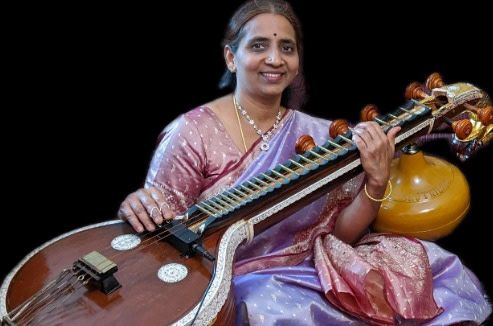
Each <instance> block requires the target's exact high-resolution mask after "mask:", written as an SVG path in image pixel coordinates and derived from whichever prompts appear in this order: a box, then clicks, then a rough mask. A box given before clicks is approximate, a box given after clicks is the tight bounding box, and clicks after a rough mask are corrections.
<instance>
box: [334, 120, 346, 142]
mask: <svg viewBox="0 0 493 326" xmlns="http://www.w3.org/2000/svg"><path fill="white" fill-rule="evenodd" d="M348 131H349V124H348V122H347V121H346V120H343V119H337V120H335V121H333V122H332V123H331V124H330V128H329V136H330V137H331V138H336V137H337V136H339V135H344V134H345V133H346V132H348Z"/></svg>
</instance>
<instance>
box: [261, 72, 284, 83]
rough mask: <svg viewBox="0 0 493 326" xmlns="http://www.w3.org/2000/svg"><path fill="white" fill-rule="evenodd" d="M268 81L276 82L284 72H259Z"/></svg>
mask: <svg viewBox="0 0 493 326" xmlns="http://www.w3.org/2000/svg"><path fill="white" fill-rule="evenodd" d="M260 74H261V75H262V77H264V78H265V79H266V80H267V81H269V82H273V83H274V82H278V81H280V80H282V78H283V76H284V73H281V72H262V73H260Z"/></svg>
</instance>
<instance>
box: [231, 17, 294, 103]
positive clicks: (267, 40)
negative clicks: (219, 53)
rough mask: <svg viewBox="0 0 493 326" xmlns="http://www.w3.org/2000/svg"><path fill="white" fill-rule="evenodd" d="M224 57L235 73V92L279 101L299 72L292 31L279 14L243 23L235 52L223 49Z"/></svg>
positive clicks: (288, 23) (290, 26)
mask: <svg viewBox="0 0 493 326" xmlns="http://www.w3.org/2000/svg"><path fill="white" fill-rule="evenodd" d="M225 58H226V63H227V65H228V67H229V68H230V69H232V70H234V71H235V72H236V76H237V77H236V78H237V79H236V85H237V91H239V92H242V93H243V94H246V95H248V96H250V97H256V96H257V97H258V96H260V97H271V96H278V97H279V98H280V96H281V95H282V92H283V91H284V90H285V89H286V87H288V86H289V84H290V83H291V82H292V81H293V79H294V78H295V77H296V75H297V73H298V69H299V55H298V51H297V44H296V33H295V30H294V28H293V26H292V25H291V24H290V22H289V21H288V20H287V19H286V18H285V17H284V16H282V15H276V14H270V13H265V14H260V15H257V16H255V17H254V18H252V19H251V20H250V21H249V22H248V23H247V24H245V26H244V30H243V37H242V39H241V41H240V43H239V45H238V49H237V51H236V53H233V52H232V50H231V48H229V47H226V48H225Z"/></svg>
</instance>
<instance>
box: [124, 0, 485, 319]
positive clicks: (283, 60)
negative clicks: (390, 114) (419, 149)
mask: <svg viewBox="0 0 493 326" xmlns="http://www.w3.org/2000/svg"><path fill="white" fill-rule="evenodd" d="M301 41H302V35H301V30H300V25H299V22H298V20H297V18H296V16H295V14H294V13H293V11H292V9H291V7H290V6H289V5H288V4H287V3H285V2H284V1H278V0H273V1H250V2H247V3H245V4H244V5H243V6H242V7H241V8H239V9H238V11H237V12H236V13H235V15H234V16H233V17H232V19H231V22H230V24H229V27H228V30H227V32H226V36H225V39H224V43H223V45H224V58H225V61H226V66H227V71H226V73H225V75H224V76H223V79H222V81H221V85H222V86H232V87H233V89H234V91H233V92H232V93H231V94H228V95H226V96H224V97H221V98H218V99H216V100H214V101H212V102H209V103H207V104H205V105H203V106H201V107H199V108H196V109H194V110H192V111H190V112H188V113H186V114H184V115H182V116H180V117H179V118H178V119H177V120H175V121H174V122H173V123H171V124H170V125H169V126H168V127H167V128H166V129H165V130H164V132H163V134H162V139H161V142H160V144H159V146H158V148H157V150H156V152H155V155H154V157H153V160H152V162H151V166H150V169H149V172H148V176H147V179H146V184H145V187H144V188H143V189H139V190H138V191H136V192H135V193H132V194H130V195H129V196H128V197H127V198H126V199H125V201H124V202H123V203H122V204H121V207H120V210H119V217H120V218H122V219H124V220H126V221H128V222H129V223H130V224H131V225H132V226H133V227H134V229H135V230H136V231H137V232H143V231H144V230H147V231H153V230H154V229H155V225H156V224H161V223H163V221H164V220H167V219H171V218H173V216H175V215H176V213H179V212H183V211H185V210H186V208H187V207H189V206H191V205H192V204H193V203H195V202H197V201H199V200H203V199H207V198H209V197H211V196H213V195H215V194H218V193H220V192H222V191H223V190H224V189H225V188H229V187H231V186H234V185H236V184H239V183H241V182H242V181H244V180H248V179H249V178H251V177H253V176H255V175H258V174H259V173H261V172H263V171H266V170H268V169H271V168H273V167H275V166H276V165H277V164H278V163H280V162H283V161H286V160H287V159H288V158H290V157H292V156H293V155H294V148H295V143H296V140H297V139H298V137H300V136H301V135H303V134H309V135H311V136H312V137H313V138H314V139H315V140H316V142H318V143H322V142H324V141H325V140H326V139H327V138H328V136H327V132H326V131H327V128H328V124H329V122H328V121H324V120H322V119H318V118H314V117H310V116H308V115H306V114H303V113H301V112H299V111H295V110H294V109H295V108H298V107H299V106H300V105H301V101H302V99H303V95H304V88H303V74H302V71H303V69H302V66H301V57H302V44H301ZM398 132H399V128H393V129H391V130H390V131H389V132H388V133H387V134H385V133H383V132H382V130H381V128H380V127H379V126H378V125H377V124H376V123H373V122H365V123H360V124H358V125H356V126H355V127H354V128H353V141H354V142H355V144H356V145H357V147H358V149H359V151H360V157H361V164H362V166H363V169H364V172H365V173H364V176H360V177H357V178H355V179H354V180H351V181H350V182H348V183H347V184H345V185H344V186H342V187H340V188H339V189H337V190H335V191H333V192H331V193H330V194H328V195H327V196H325V197H322V198H320V199H319V200H316V201H315V202H313V203H312V204H310V205H309V206H307V207H305V208H303V209H302V210H300V211H299V212H297V213H295V214H293V215H292V216H290V217H289V218H287V219H285V220H283V221H282V222H281V223H278V224H277V225H275V226H273V227H271V228H270V229H268V230H267V231H265V232H263V233H262V234H260V235H258V236H256V237H255V238H254V240H253V242H252V243H251V244H249V245H248V246H244V247H242V248H240V249H239V250H238V251H237V263H236V266H235V274H236V275H237V276H236V277H235V280H234V284H235V294H236V301H237V307H238V309H237V311H238V320H237V321H238V323H245V322H249V323H252V324H260V323H265V324H275V323H278V322H281V323H291V324H296V325H298V324H306V325H311V324H330V325H333V324H336V323H341V324H358V323H361V324H363V323H364V322H367V323H373V324H392V323H395V322H404V321H410V322H411V321H414V322H416V321H417V322H420V323H428V324H430V325H435V324H436V325H443V324H451V323H457V322H462V321H469V320H471V321H475V322H478V323H479V322H482V321H483V320H484V319H485V318H486V317H487V316H488V315H489V313H490V311H491V308H490V307H489V305H488V304H487V302H486V301H485V299H484V297H483V293H482V292H481V288H480V285H479V284H478V282H477V280H476V278H475V277H474V275H472V274H471V273H470V272H469V271H468V270H467V269H466V268H465V267H463V266H462V264H460V262H459V260H458V259H457V258H456V257H455V256H453V255H450V254H449V253H447V252H445V251H443V250H442V249H440V248H438V247H437V246H436V245H434V244H432V243H422V242H419V241H418V240H414V239H407V238H403V237H397V236H381V235H367V236H365V237H364V238H363V239H361V240H360V238H361V236H362V234H363V233H364V232H365V230H367V228H368V226H369V225H370V224H371V222H372V221H373V219H374V218H375V216H376V213H377V211H378V209H379V206H380V203H381V200H382V199H384V198H385V197H386V196H387V195H388V194H385V190H386V188H387V184H388V180H389V176H390V163H391V160H392V158H393V155H394V138H395V135H396V134H397V133H398ZM363 185H364V186H363ZM358 240H359V242H357V243H356V241H358ZM354 243H356V245H354V247H353V246H351V244H354ZM295 265H296V266H295ZM432 273H433V274H432ZM459 284H460V286H459ZM457 302H459V303H460V305H459V306H458V305H457Z"/></svg>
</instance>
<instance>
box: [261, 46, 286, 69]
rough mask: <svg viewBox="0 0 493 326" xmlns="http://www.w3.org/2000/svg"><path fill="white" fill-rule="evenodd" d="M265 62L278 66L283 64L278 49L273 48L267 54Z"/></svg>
mask: <svg viewBox="0 0 493 326" xmlns="http://www.w3.org/2000/svg"><path fill="white" fill-rule="evenodd" d="M265 62H266V63H267V64H270V65H274V66H280V65H282V64H283V59H282V56H281V54H280V53H279V51H278V50H277V49H273V50H272V51H270V53H269V54H268V56H267V58H266V59H265Z"/></svg>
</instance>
